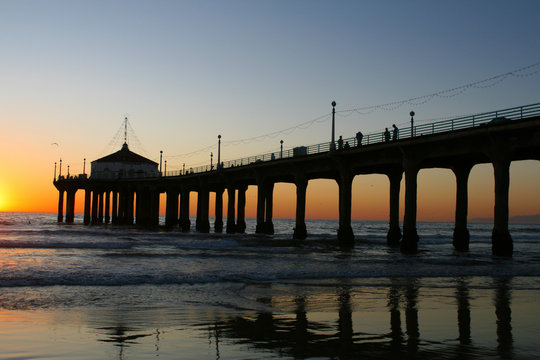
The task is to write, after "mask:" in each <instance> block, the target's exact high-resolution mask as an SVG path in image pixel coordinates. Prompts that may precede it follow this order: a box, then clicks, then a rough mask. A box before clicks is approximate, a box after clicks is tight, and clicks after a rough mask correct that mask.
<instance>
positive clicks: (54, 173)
mask: <svg viewBox="0 0 540 360" xmlns="http://www.w3.org/2000/svg"><path fill="white" fill-rule="evenodd" d="M53 180H56V161H55V162H54V178H53Z"/></svg>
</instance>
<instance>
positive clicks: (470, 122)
mask: <svg viewBox="0 0 540 360" xmlns="http://www.w3.org/2000/svg"><path fill="white" fill-rule="evenodd" d="M534 116H540V103H536V104H531V105H525V106H519V107H513V108H508V109H503V110H497V111H490V112H485V113H480V114H474V115H468V116H461V117H456V118H450V119H445V120H441V121H436V122H431V123H425V124H418V125H414V126H413V127H412V128H411V127H410V126H409V127H405V128H401V129H399V136H398V139H397V140H403V139H410V138H412V137H417V136H426V135H433V134H441V133H446V132H452V131H456V130H461V129H467V128H474V127H477V126H486V125H488V124H496V123H500V122H506V121H515V120H521V119H524V118H530V117H534ZM389 131H390V140H387V139H386V138H385V132H384V131H379V132H373V133H370V134H365V135H363V137H362V139H361V142H360V141H359V139H358V138H356V136H355V137H349V138H344V139H342V140H338V141H336V143H335V148H336V149H338V150H340V149H343V150H347V149H348V148H355V147H358V146H368V145H374V144H380V143H384V142H386V141H390V142H391V141H396V140H392V139H393V136H392V135H393V134H392V129H389ZM330 144H331V141H327V142H323V143H319V144H314V145H307V146H297V147H294V148H289V149H283V150H281V149H280V150H278V151H274V152H270V153H265V154H259V155H254V156H247V157H243V158H240V159H235V160H228V161H224V162H222V163H221V164H213V165H205V166H198V167H193V168H187V169H185V170H176V171H167V172H164V173H163V174H162V176H167V177H169V176H182V175H189V174H197V173H204V172H209V171H216V170H218V169H226V168H234V167H239V166H246V165H251V164H255V163H260V162H267V161H279V160H281V159H289V158H293V157H300V156H306V155H314V154H321V153H325V152H328V151H330ZM93 177H94V176H93ZM132 177H133V178H141V177H156V176H155V175H154V174H134V175H133V176H128V175H126V174H124V175H123V176H122V177H121V178H132ZM109 178H119V177H115V176H114V175H111V176H110V177H109Z"/></svg>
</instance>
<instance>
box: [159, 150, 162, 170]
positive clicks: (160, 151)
mask: <svg viewBox="0 0 540 360" xmlns="http://www.w3.org/2000/svg"><path fill="white" fill-rule="evenodd" d="M161 160H163V150H159V176H161Z"/></svg>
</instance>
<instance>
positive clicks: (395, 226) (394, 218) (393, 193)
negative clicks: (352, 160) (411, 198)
mask: <svg viewBox="0 0 540 360" xmlns="http://www.w3.org/2000/svg"><path fill="white" fill-rule="evenodd" d="M387 175H388V180H389V181H390V224H389V225H390V226H389V229H388V234H387V235H386V244H387V245H389V246H398V245H399V240H401V229H400V228H399V190H400V186H401V178H402V177H403V170H402V169H395V170H394V171H391V172H389V173H388V174H387Z"/></svg>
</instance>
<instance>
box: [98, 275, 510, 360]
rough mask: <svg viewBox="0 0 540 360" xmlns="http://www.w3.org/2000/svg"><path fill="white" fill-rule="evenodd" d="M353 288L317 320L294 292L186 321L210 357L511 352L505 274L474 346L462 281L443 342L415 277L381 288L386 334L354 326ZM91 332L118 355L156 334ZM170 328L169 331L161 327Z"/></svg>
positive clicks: (122, 329) (308, 299)
mask: <svg viewBox="0 0 540 360" xmlns="http://www.w3.org/2000/svg"><path fill="white" fill-rule="evenodd" d="M452 281H453V280H452ZM355 290H358V289H355V288H354V287H347V286H342V287H339V288H338V289H337V290H336V292H335V304H336V305H337V309H335V311H334V310H332V309H326V310H325V313H326V314H327V316H326V319H323V320H321V319H320V311H319V312H318V313H319V316H318V317H317V320H315V319H313V320H310V310H309V309H310V306H309V303H316V302H317V301H319V300H318V299H317V296H316V295H313V296H307V295H301V296H296V297H290V298H289V300H288V301H289V306H290V308H291V311H290V312H285V313H284V312H282V311H276V312H271V311H258V312H253V311H251V312H248V311H246V312H245V313H247V314H242V313H239V312H236V314H235V315H231V316H225V317H221V318H218V319H214V320H212V319H208V322H206V323H204V322H203V323H202V324H201V323H199V324H197V325H196V326H193V327H194V328H196V329H198V330H197V331H204V332H207V334H206V335H207V336H208V342H209V343H212V342H213V343H214V345H213V347H214V348H215V349H214V351H215V357H216V359H219V358H220V357H221V353H222V352H223V348H221V347H220V346H221V345H222V344H225V345H226V346H234V347H235V349H237V350H238V349H243V351H246V352H247V353H248V354H251V355H253V354H254V353H257V352H264V353H268V352H271V353H273V354H275V356H277V357H278V358H296V359H303V358H316V357H319V358H340V359H352V358H360V357H368V358H369V357H376V358H388V359H391V358H399V357H407V358H417V359H418V358H419V359H427V358H433V357H435V356H436V357H441V356H442V357H445V358H455V359H480V358H486V357H497V358H512V357H513V356H514V355H515V354H514V352H513V338H512V325H511V295H512V286H511V279H496V280H495V289H494V290H493V304H494V311H495V315H496V330H495V331H494V332H493V336H494V339H495V337H496V341H497V347H496V348H488V347H486V346H485V345H475V342H474V334H473V333H472V332H471V319H472V314H471V305H470V303H471V295H470V284H469V281H468V280H467V279H456V280H455V289H454V292H453V293H452V292H449V294H450V295H451V296H452V294H453V296H454V303H455V306H456V311H457V317H454V319H457V324H455V323H454V329H455V330H457V333H458V334H459V335H458V337H457V338H452V339H449V340H433V339H429V338H423V337H422V335H421V330H422V324H421V323H420V321H419V319H421V317H420V316H419V314H421V313H422V307H421V306H419V303H420V302H421V301H420V300H422V299H424V298H422V287H421V284H420V281H419V280H416V279H411V280H402V281H395V282H394V281H392V282H391V284H390V285H389V286H388V288H387V292H386V299H385V304H386V309H385V311H384V312H383V314H384V313H386V314H388V313H389V325H388V329H389V332H383V333H378V334H377V333H374V332H373V329H372V328H368V329H361V328H355V322H354V319H355V317H354V316H353V315H354V314H355V312H356V311H361V309H356V308H355V305H354V301H355V299H356V298H355V296H353V295H352V294H357V292H356V293H355ZM450 291H451V289H450ZM419 299H420V300H419ZM255 300H256V301H257V302H258V303H261V304H266V305H268V306H269V307H272V305H273V304H274V299H273V298H272V297H260V298H255ZM279 301H283V299H280V300H279ZM383 310H384V309H383ZM402 314H403V315H404V316H403V317H402ZM473 314H474V313H473ZM333 317H334V318H335V317H337V321H335V320H334V321H332V320H331V319H332V318H333ZM402 319H404V322H402ZM450 325H451V324H450ZM456 325H457V329H456ZM173 327H174V326H173ZM98 330H99V332H100V333H101V334H102V335H104V338H102V339H101V341H104V342H110V343H113V344H115V345H116V346H119V347H120V352H119V358H123V355H122V354H123V352H122V349H123V348H124V347H126V346H134V347H136V346H137V344H138V341H139V340H141V339H144V338H145V337H149V336H155V339H156V340H155V341H156V355H159V349H160V347H159V342H160V338H159V331H157V330H155V331H146V332H145V331H143V330H142V329H140V328H139V329H136V328H130V327H129V326H127V325H126V324H120V323H119V324H118V326H113V327H101V328H99V329H98ZM172 331H174V330H168V332H172ZM446 333H447V334H450V333H452V330H451V329H449V330H448V331H447V332H446ZM156 334H157V335H156ZM206 335H205V336H206Z"/></svg>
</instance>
